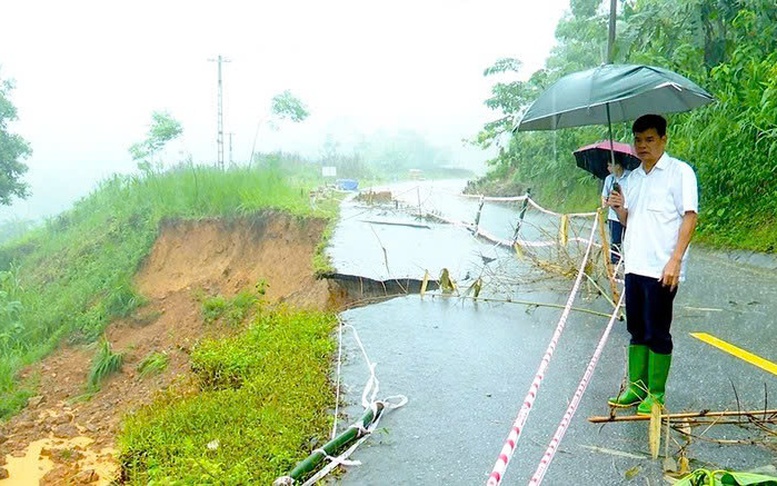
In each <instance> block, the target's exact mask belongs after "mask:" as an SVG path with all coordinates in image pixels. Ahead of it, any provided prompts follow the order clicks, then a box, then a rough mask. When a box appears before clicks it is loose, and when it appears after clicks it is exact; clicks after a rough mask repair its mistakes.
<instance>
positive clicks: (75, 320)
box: [0, 157, 336, 418]
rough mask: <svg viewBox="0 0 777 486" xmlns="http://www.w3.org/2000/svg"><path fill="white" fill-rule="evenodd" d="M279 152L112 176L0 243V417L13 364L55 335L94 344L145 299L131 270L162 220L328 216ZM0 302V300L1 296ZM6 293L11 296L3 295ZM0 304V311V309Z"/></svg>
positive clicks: (12, 389)
mask: <svg viewBox="0 0 777 486" xmlns="http://www.w3.org/2000/svg"><path fill="white" fill-rule="evenodd" d="M285 162H287V161H285V160H282V159H280V158H278V157H276V158H274V159H270V160H268V161H266V163H264V164H263V165H262V166H261V167H260V168H254V169H248V168H235V169H231V170H229V171H225V172H224V171H220V170H218V169H215V168H211V167H200V166H193V165H191V164H188V165H180V166H177V167H174V168H173V169H171V170H169V171H167V172H165V173H151V174H148V175H146V176H142V177H141V176H114V177H111V178H109V179H107V180H105V181H103V182H102V183H101V184H100V185H99V187H98V188H97V189H96V190H94V191H93V192H92V193H91V194H90V195H89V196H87V197H85V198H84V199H82V200H80V201H78V202H77V203H76V204H75V205H74V207H73V208H72V209H71V210H69V211H66V212H64V213H62V214H60V215H59V216H57V217H55V218H51V219H50V220H48V221H47V222H46V224H45V225H42V227H40V228H37V229H35V230H33V231H32V232H31V233H28V234H27V235H25V236H24V237H23V238H22V239H20V240H17V241H15V242H12V243H8V244H6V245H4V246H3V247H1V248H0V270H3V271H6V272H12V274H13V275H12V277H13V278H11V279H10V280H6V281H5V283H4V281H3V280H2V279H1V278H0V290H2V289H3V288H4V286H5V287H7V286H9V285H10V286H12V287H13V289H14V290H13V292H14V293H13V295H11V294H6V297H5V298H4V297H3V294H2V293H0V307H2V306H5V308H6V309H9V305H11V303H16V304H13V305H14V306H15V307H14V308H15V309H16V310H15V311H14V310H11V311H9V312H5V313H3V312H0V385H3V386H0V418H2V417H5V416H7V415H8V414H10V413H13V412H14V411H16V410H18V408H19V406H20V405H21V404H23V403H24V398H25V396H26V394H27V393H28V392H24V391H22V390H21V389H20V388H19V387H18V386H17V385H15V384H14V379H13V377H14V376H15V374H16V373H17V371H18V370H19V369H20V367H21V366H24V365H26V364H29V363H31V362H34V361H35V360H37V359H40V358H41V357H42V356H45V355H46V354H47V353H49V352H51V350H53V349H54V348H55V347H56V346H57V345H58V344H59V343H60V342H61V341H62V340H63V339H67V340H68V341H69V342H74V343H78V342H84V343H87V342H92V341H94V340H96V339H97V338H98V337H99V336H100V335H101V334H102V333H103V330H104V329H105V327H106V326H107V324H108V323H109V322H110V320H111V319H113V318H115V317H120V316H126V315H128V314H130V313H131V312H132V311H133V310H134V309H135V308H137V307H138V306H139V305H141V304H142V303H143V298H142V297H141V296H140V295H138V294H137V293H136V291H135V289H134V287H133V285H132V277H133V275H134V274H135V272H136V271H137V270H138V268H139V266H140V264H141V262H142V261H143V259H144V258H145V257H146V256H147V255H148V254H149V252H150V249H151V247H152V245H153V243H154V241H155V239H156V237H157V234H158V230H159V223H160V221H161V220H162V219H165V218H193V219H196V218H206V217H227V218H229V217H238V216H243V215H248V214H251V213H255V212H257V211H260V210H264V209H268V208H271V209H279V210H283V211H285V212H288V213H291V214H294V215H299V216H303V215H314V216H321V217H327V216H331V215H333V214H334V211H335V208H336V206H335V205H329V206H322V205H318V206H317V208H318V209H316V210H313V209H311V207H310V204H309V196H308V193H309V190H310V189H311V188H312V187H313V185H314V184H315V182H316V179H315V176H314V175H315V173H314V172H313V171H312V168H311V169H310V171H308V172H305V171H304V170H296V171H295V172H291V171H289V170H288V169H287V167H286V166H285V165H284V163H285ZM3 299H5V300H3ZM9 299H10V300H9ZM1 310H2V309H0V311H1Z"/></svg>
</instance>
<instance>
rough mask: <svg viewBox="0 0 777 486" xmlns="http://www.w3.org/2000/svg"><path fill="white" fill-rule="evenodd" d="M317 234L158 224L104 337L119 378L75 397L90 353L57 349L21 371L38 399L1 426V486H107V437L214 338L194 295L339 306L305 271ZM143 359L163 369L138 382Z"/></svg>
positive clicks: (271, 220) (284, 223)
mask: <svg viewBox="0 0 777 486" xmlns="http://www.w3.org/2000/svg"><path fill="white" fill-rule="evenodd" d="M324 226H325V222H324V221H322V220H312V219H308V220H300V219H296V218H293V217H290V216H287V215H283V214H278V213H266V214H264V215H262V216H257V217H254V218H250V219H239V220H234V221H224V220H203V221H196V222H192V221H183V222H181V221H171V222H167V223H165V224H163V225H162V228H161V229H160V235H159V238H158V239H157V241H156V243H155V245H154V248H153V250H152V252H151V254H150V255H149V257H148V258H147V259H146V261H145V263H144V264H143V266H142V268H141V269H140V271H139V272H138V274H137V277H136V286H137V288H138V290H139V291H140V293H141V294H142V295H144V296H146V297H147V298H148V299H149V302H148V303H147V304H146V305H144V306H143V307H142V308H140V309H138V310H137V312H135V314H134V315H133V316H131V317H129V318H126V319H121V320H118V321H116V322H114V323H112V324H111V325H110V326H109V328H108V329H107V330H106V336H107V338H108V340H109V342H110V343H111V345H112V348H113V350H114V351H117V352H123V353H124V354H125V357H124V364H123V366H122V370H121V372H120V373H118V374H115V375H113V376H112V377H111V378H109V379H108V380H107V381H106V382H104V383H103V385H102V387H101V389H100V391H99V392H98V393H97V394H95V395H94V396H92V397H91V398H90V399H84V398H83V397H84V394H85V389H86V379H87V375H88V371H89V366H90V360H91V358H92V356H93V354H94V348H93V347H92V348H90V347H86V346H67V345H65V346H62V347H61V348H60V349H58V350H57V351H56V352H54V353H52V354H51V355H50V356H48V357H47V358H46V359H44V360H43V361H42V362H40V363H38V364H36V365H34V366H32V367H30V368H29V369H27V370H25V371H24V373H23V377H24V378H26V379H36V378H37V379H38V380H39V383H40V386H39V394H38V396H36V397H33V398H32V399H30V400H29V403H28V406H27V407H26V408H25V409H24V410H23V411H22V412H21V413H20V414H18V415H17V416H15V417H14V418H12V419H11V420H9V421H8V422H7V423H5V424H3V426H2V428H0V466H2V467H0V483H2V482H6V483H8V484H38V483H40V484H108V483H110V481H111V480H112V479H113V478H115V477H116V474H117V471H118V464H117V461H116V455H115V454H116V453H115V436H116V432H117V430H118V427H119V425H120V422H121V418H122V416H123V414H125V413H127V412H129V411H131V410H133V409H136V408H138V407H139V406H141V405H143V404H146V403H149V402H150V401H151V400H152V398H153V396H154V393H155V392H156V391H158V390H161V389H164V388H166V387H168V386H169V385H170V384H172V383H173V382H174V381H175V380H186V378H187V376H188V373H189V356H188V354H187V353H188V351H189V349H190V348H191V346H192V345H194V344H195V343H196V342H197V341H198V340H199V339H201V338H203V337H204V336H208V335H211V334H214V333H219V332H221V331H220V329H221V330H222V331H223V327H220V326H218V325H213V324H209V325H206V324H205V323H204V322H203V320H202V317H201V315H200V301H199V299H200V298H201V297H202V296H212V295H218V294H221V295H224V296H233V295H234V294H236V293H237V292H239V291H240V290H242V289H245V288H250V287H253V286H254V285H256V284H257V282H259V281H260V280H262V279H263V280H264V281H266V282H267V283H268V284H269V287H268V288H267V293H266V295H265V297H266V299H267V300H268V301H270V302H279V301H286V302H288V303H289V304H290V305H293V306H296V307H307V308H316V309H325V308H331V309H335V308H341V307H342V306H343V305H344V299H345V296H344V293H343V292H342V291H338V290H337V289H332V290H331V291H330V288H329V287H330V286H332V285H334V284H332V283H330V282H329V281H327V280H316V279H315V278H314V274H313V269H312V265H311V262H312V257H313V254H314V251H315V248H316V245H317V244H318V243H319V240H320V237H321V233H322V231H323V229H324ZM152 352H164V353H167V355H168V356H169V359H170V360H169V365H168V367H167V369H166V370H165V371H164V372H163V373H161V374H159V375H157V376H153V377H146V378H142V379H141V378H140V377H139V376H138V373H137V371H136V367H137V365H138V363H140V362H141V361H142V360H143V358H144V357H146V356H147V355H149V354H150V353H152ZM79 397H81V398H79ZM3 470H5V471H6V472H7V474H8V479H2V478H3V476H4V472H3Z"/></svg>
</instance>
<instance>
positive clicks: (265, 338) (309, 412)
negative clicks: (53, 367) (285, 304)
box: [119, 309, 337, 484]
mask: <svg viewBox="0 0 777 486" xmlns="http://www.w3.org/2000/svg"><path fill="white" fill-rule="evenodd" d="M336 323H337V318H336V316H335V315H333V314H328V313H321V312H312V311H311V312H291V311H288V310H284V309H276V310H272V311H269V310H267V311H265V312H262V313H261V314H259V315H258V316H256V317H255V319H254V321H253V322H252V324H251V326H250V327H249V328H248V329H247V330H246V331H244V332H243V333H241V334H240V335H238V336H236V337H233V338H229V339H225V340H209V341H205V342H202V343H200V344H199V345H198V346H196V347H195V348H194V349H193V351H192V355H191V359H192V369H193V371H194V373H195V374H196V377H197V385H198V388H199V390H198V391H197V392H183V391H180V390H170V391H169V392H168V393H167V394H166V395H165V396H163V397H162V398H160V399H158V400H157V401H156V402H155V403H153V404H152V405H150V406H148V407H146V408H144V409H142V410H140V411H138V412H137V413H135V414H133V415H131V416H129V417H128V418H127V419H126V420H125V423H124V430H123V432H122V433H121V435H120V437H119V448H120V451H121V452H120V461H121V465H122V470H123V472H124V478H123V479H124V480H126V481H127V482H129V483H130V484H150V483H154V484H170V483H171V482H175V483H176V484H179V483H180V484H206V483H208V484H210V483H217V484H270V483H271V482H272V481H273V480H274V479H275V478H276V477H278V476H281V475H283V474H285V473H287V472H288V471H289V470H290V469H291V468H292V467H293V466H294V465H295V464H296V462H297V461H299V460H302V459H304V458H305V457H306V456H307V455H308V453H309V452H310V451H311V450H312V449H313V448H315V447H316V440H317V439H318V438H321V437H324V436H325V435H326V432H327V429H328V427H329V426H330V423H329V422H330V421H331V417H330V416H327V414H326V413H325V409H324V408H322V406H325V404H334V401H335V394H334V390H333V389H332V387H331V384H330V383H329V379H328V376H329V368H328V367H329V362H330V359H331V356H332V354H333V352H334V349H335V348H334V343H333V342H332V340H331V338H330V335H331V332H332V330H333V329H334V327H335V326H336Z"/></svg>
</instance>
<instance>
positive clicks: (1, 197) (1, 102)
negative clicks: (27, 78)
mask: <svg viewBox="0 0 777 486" xmlns="http://www.w3.org/2000/svg"><path fill="white" fill-rule="evenodd" d="M13 89H14V83H13V81H11V80H10V79H2V78H0V205H4V206H8V205H9V204H11V200H12V199H13V198H14V197H18V198H22V199H23V198H25V197H27V194H28V191H27V190H28V186H27V183H25V182H22V180H21V179H22V176H23V175H24V174H25V173H26V172H27V165H25V164H24V163H23V162H22V160H24V159H25V158H27V157H29V156H30V154H31V153H32V149H30V146H29V144H28V143H27V142H26V141H25V140H24V139H23V138H22V137H20V136H19V135H17V134H15V133H11V132H10V131H9V129H8V124H9V122H12V121H14V120H16V119H17V114H16V107H15V106H14V105H13V103H11V99H10V94H11V91H12V90H13Z"/></svg>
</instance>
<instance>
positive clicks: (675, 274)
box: [659, 258, 682, 290]
mask: <svg viewBox="0 0 777 486" xmlns="http://www.w3.org/2000/svg"><path fill="white" fill-rule="evenodd" d="M681 264H682V261H681V260H677V259H675V258H672V259H671V260H669V262H668V263H667V264H666V265H664V271H663V273H661V279H660V280H659V282H661V285H663V286H665V287H669V290H674V289H675V287H677V286H678V285H679V284H680V266H681Z"/></svg>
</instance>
